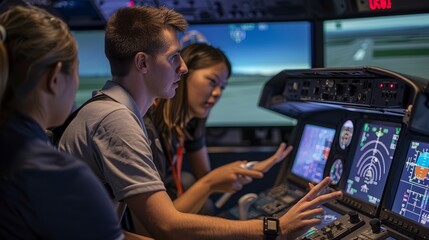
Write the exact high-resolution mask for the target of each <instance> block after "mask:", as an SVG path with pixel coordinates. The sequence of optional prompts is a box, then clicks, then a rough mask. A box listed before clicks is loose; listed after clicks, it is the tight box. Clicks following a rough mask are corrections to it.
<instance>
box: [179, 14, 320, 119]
mask: <svg viewBox="0 0 429 240" xmlns="http://www.w3.org/2000/svg"><path fill="white" fill-rule="evenodd" d="M311 40H312V35H311V24H310V22H307V21H300V22H254V23H224V24H198V25H190V26H189V28H188V32H187V33H186V34H185V35H184V36H183V37H182V42H183V43H184V44H185V45H186V44H189V43H190V42H208V43H209V44H211V45H212V46H215V47H219V48H220V49H222V50H223V51H224V52H225V54H226V55H227V56H228V58H229V59H230V61H231V63H232V76H231V78H230V79H229V82H228V85H227V87H226V89H225V90H224V91H223V94H222V98H221V99H220V100H219V102H218V104H217V105H216V106H215V107H214V108H213V110H212V112H211V113H210V117H209V118H208V123H207V124H208V126H220V127H223V126H288V125H289V126H290V125H295V123H296V121H295V120H294V119H291V118H288V117H286V116H284V115H281V114H278V113H275V112H271V111H269V110H266V109H263V108H260V107H258V101H259V96H260V93H261V91H262V88H263V85H264V84H265V82H267V81H268V80H269V79H270V78H271V77H272V76H274V75H276V74H277V73H279V72H280V71H281V70H284V69H308V68H311V62H312V51H311V50H312V48H311Z"/></svg>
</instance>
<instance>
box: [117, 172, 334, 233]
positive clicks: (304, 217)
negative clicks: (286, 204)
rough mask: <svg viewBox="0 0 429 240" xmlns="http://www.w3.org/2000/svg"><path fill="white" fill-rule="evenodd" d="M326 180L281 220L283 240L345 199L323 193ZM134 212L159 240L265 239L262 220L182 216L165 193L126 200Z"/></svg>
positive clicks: (307, 226)
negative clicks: (327, 205) (325, 207)
mask: <svg viewBox="0 0 429 240" xmlns="http://www.w3.org/2000/svg"><path fill="white" fill-rule="evenodd" d="M329 182H330V179H329V178H325V179H324V180H323V181H322V182H321V183H319V184H318V185H316V186H315V187H314V188H313V189H312V190H310V192H309V193H308V194H307V195H305V196H304V197H303V198H302V199H301V200H300V201H299V202H298V203H297V204H295V205H294V206H293V207H292V208H291V209H290V210H289V211H288V212H287V213H286V214H285V215H283V216H282V217H281V218H280V229H281V235H280V238H279V239H294V238H296V237H298V236H300V235H301V234H303V233H304V232H305V231H307V230H308V229H309V228H310V227H312V226H314V225H316V224H319V223H320V219H318V218H315V216H316V215H319V214H321V213H323V209H322V208H320V207H319V206H320V205H321V204H323V203H325V202H328V201H331V200H333V199H336V198H338V197H340V196H341V192H333V193H328V194H321V195H320V193H321V192H322V191H323V190H324V189H325V188H326V187H327V186H328V185H329ZM125 202H126V203H127V204H128V206H129V208H130V210H131V211H132V212H133V214H135V215H136V217H137V218H138V219H139V221H140V222H141V223H142V224H143V225H144V227H145V228H146V229H147V230H148V232H149V233H150V234H151V235H152V237H154V238H155V239H178V238H180V239H198V240H204V239H222V240H228V239H234V240H240V239H263V230H262V225H263V223H262V220H248V221H234V220H227V219H222V218H216V217H208V216H201V215H195V214H187V213H181V212H179V211H177V210H176V209H175V207H174V206H173V204H172V202H171V200H170V198H169V197H168V195H167V194H166V192H165V191H158V192H152V193H144V194H138V195H135V196H132V197H128V198H126V199H125Z"/></svg>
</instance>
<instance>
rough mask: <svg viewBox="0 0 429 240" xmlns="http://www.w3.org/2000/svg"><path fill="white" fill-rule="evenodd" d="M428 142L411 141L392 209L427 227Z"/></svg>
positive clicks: (428, 214) (428, 195)
mask: <svg viewBox="0 0 429 240" xmlns="http://www.w3.org/2000/svg"><path fill="white" fill-rule="evenodd" d="M428 172H429V142H427V141H426V142H423V141H415V140H414V141H411V142H410V144H409V146H408V152H407V156H406V159H405V164H404V167H403V170H402V174H401V179H400V181H399V185H398V188H397V190H396V195H395V198H394V200H393V206H392V211H393V212H396V213H398V214H399V215H402V216H404V217H405V218H407V219H409V220H412V221H414V222H416V223H419V224H422V225H424V226H425V227H429V204H428V201H429V175H428Z"/></svg>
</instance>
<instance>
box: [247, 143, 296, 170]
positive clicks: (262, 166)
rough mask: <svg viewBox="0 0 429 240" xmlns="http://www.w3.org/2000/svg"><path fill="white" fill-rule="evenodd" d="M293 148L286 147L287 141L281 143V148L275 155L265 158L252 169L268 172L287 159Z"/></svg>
mask: <svg viewBox="0 0 429 240" xmlns="http://www.w3.org/2000/svg"><path fill="white" fill-rule="evenodd" d="M292 149H293V147H292V146H288V147H287V148H286V143H281V144H280V146H279V148H278V149H277V152H276V153H274V155H272V156H271V157H269V158H267V159H265V160H264V161H261V162H259V163H257V164H255V165H254V166H253V168H252V169H253V170H256V171H259V172H263V173H266V172H267V171H268V170H270V169H271V167H272V166H274V165H275V164H276V163H278V162H280V161H282V160H283V159H285V158H286V156H287V155H289V153H290V152H291V151H292Z"/></svg>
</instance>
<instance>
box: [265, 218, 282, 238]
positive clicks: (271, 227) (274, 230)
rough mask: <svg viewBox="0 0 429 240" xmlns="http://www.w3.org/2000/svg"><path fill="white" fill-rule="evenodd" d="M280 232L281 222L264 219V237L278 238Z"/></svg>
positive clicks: (275, 219)
mask: <svg viewBox="0 0 429 240" xmlns="http://www.w3.org/2000/svg"><path fill="white" fill-rule="evenodd" d="M279 231H280V230H279V220H278V219H277V218H274V217H264V235H271V236H277V235H278V234H279Z"/></svg>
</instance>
